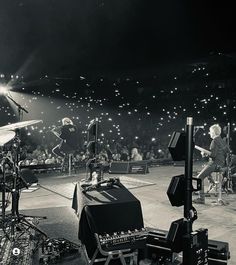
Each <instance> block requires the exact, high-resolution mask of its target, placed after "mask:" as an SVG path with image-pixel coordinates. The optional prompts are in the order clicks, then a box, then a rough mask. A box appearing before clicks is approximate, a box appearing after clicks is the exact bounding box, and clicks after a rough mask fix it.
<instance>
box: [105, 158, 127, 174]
mask: <svg viewBox="0 0 236 265" xmlns="http://www.w3.org/2000/svg"><path fill="white" fill-rule="evenodd" d="M109 173H110V174H128V173H129V162H120V161H113V162H112V163H111V166H110V170H109Z"/></svg>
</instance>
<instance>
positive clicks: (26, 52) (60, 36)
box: [0, 0, 236, 77]
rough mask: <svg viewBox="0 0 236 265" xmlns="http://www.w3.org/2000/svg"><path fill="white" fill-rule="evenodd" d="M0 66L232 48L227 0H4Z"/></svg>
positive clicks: (66, 67) (85, 68)
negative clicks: (222, 0)
mask: <svg viewBox="0 0 236 265" xmlns="http://www.w3.org/2000/svg"><path fill="white" fill-rule="evenodd" d="M1 2H2V3H1V9H0V72H3V73H19V74H23V75H24V76H26V77H27V76H31V75H39V76H40V75H42V74H78V73H86V72H93V71H96V72H99V71H101V72H102V71H116V70H119V71H125V70H127V69H133V68H139V67H142V68H145V67H150V66H151V67H153V66H154V67H155V66H160V65H163V64H166V63H167V64H168V63H172V62H174V61H177V62H182V61H185V60H189V59H190V60H195V59H197V58H201V57H204V56H206V55H208V54H209V53H210V52H223V53H233V52H235V51H236V40H235V39H236V38H235V28H234V27H235V12H234V10H235V9H233V7H232V6H230V4H228V3H227V1H224V3H223V2H221V4H220V5H218V6H217V5H216V3H215V1H206V0H205V1H193V0H188V1H187V0H186V1H184V0H179V1H177V0H162V1H161V0H160V1H159V0H33V1H32V0H10V1H7V0H5V1H4V0H1Z"/></svg>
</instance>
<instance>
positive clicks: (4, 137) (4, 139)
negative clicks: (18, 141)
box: [0, 131, 16, 146]
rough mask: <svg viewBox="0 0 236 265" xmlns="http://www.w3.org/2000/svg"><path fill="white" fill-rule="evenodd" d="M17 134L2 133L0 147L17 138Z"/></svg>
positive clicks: (0, 134) (0, 132) (0, 133)
mask: <svg viewBox="0 0 236 265" xmlns="http://www.w3.org/2000/svg"><path fill="white" fill-rule="evenodd" d="M15 135H16V133H15V132H13V131H0V146H3V145H4V144H6V143H8V142H9V141H11V140H12V139H13V138H14V137H15Z"/></svg>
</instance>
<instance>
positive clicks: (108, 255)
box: [82, 244, 137, 265]
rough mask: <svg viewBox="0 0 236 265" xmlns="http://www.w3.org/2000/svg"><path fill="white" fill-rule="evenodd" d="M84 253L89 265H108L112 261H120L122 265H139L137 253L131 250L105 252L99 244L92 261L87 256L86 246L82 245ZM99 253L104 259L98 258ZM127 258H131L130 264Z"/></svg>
mask: <svg viewBox="0 0 236 265" xmlns="http://www.w3.org/2000/svg"><path fill="white" fill-rule="evenodd" d="M82 251H83V252H84V256H85V259H86V262H87V265H94V263H96V262H104V265H108V264H109V263H110V261H111V260H114V259H120V262H121V264H122V265H137V251H135V250H131V249H122V250H121V249H117V250H112V251H105V250H103V249H102V248H101V245H100V244H98V246H97V249H96V250H95V252H94V254H93V256H92V258H91V259H90V258H89V257H88V254H87V250H86V247H85V245H84V244H82ZM98 253H100V254H102V255H103V256H104V257H102V258H97V255H98ZM125 258H130V262H129V264H127V262H126V261H125Z"/></svg>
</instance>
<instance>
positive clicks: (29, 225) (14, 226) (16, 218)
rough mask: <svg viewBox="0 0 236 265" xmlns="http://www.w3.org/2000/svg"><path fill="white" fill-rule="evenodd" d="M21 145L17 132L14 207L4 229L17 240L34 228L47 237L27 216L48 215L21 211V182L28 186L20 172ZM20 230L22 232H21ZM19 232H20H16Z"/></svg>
mask: <svg viewBox="0 0 236 265" xmlns="http://www.w3.org/2000/svg"><path fill="white" fill-rule="evenodd" d="M19 146H20V139H19V133H17V134H16V137H15V139H14V143H13V151H12V153H13V159H12V163H13V182H12V187H11V196H12V208H11V213H10V214H8V215H5V212H4V215H5V219H4V223H3V230H4V232H5V236H6V237H7V238H8V239H9V240H11V241H16V240H17V239H18V238H20V237H21V236H22V235H23V234H24V233H25V232H27V231H29V229H33V230H34V231H37V232H38V233H39V234H40V235H41V236H43V238H47V235H46V234H45V233H44V232H43V231H42V230H41V229H39V228H38V227H37V226H36V225H35V224H33V222H30V221H28V220H27V218H31V219H33V221H35V220H36V219H37V220H40V219H46V218H47V217H46V216H30V215H22V214H20V213H19V200H20V187H19V185H20V184H21V182H23V183H24V186H26V187H27V183H25V181H24V180H23V179H22V178H21V177H20V174H19V166H18V163H19ZM19 231H20V233H19ZM16 232H18V233H16Z"/></svg>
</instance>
